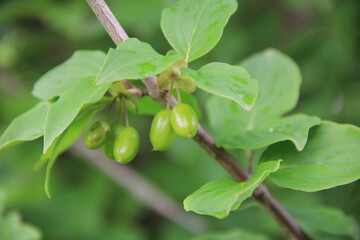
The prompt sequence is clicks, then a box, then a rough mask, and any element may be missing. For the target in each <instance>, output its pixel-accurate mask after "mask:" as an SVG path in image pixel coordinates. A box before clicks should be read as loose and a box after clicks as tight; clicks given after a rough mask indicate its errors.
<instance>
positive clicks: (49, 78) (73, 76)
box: [32, 51, 106, 99]
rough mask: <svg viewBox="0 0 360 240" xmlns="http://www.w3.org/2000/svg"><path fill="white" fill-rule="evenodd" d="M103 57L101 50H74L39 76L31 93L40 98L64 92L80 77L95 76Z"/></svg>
mask: <svg viewBox="0 0 360 240" xmlns="http://www.w3.org/2000/svg"><path fill="white" fill-rule="evenodd" d="M105 57H106V55H105V53H103V52H101V51H77V52H75V53H74V54H73V55H72V56H71V57H70V58H69V59H68V60H67V61H66V62H64V63H62V64H61V65H59V66H57V67H55V68H54V69H52V70H50V71H49V72H47V73H46V74H45V75H44V76H43V77H41V78H40V79H39V80H38V81H37V82H36V83H35V85H34V89H33V91H32V94H33V95H34V96H35V97H37V98H40V99H50V98H52V97H55V96H61V95H63V94H65V93H66V92H67V91H68V89H69V88H71V87H72V85H73V84H75V82H77V81H79V80H80V79H82V78H85V77H90V76H96V74H97V72H98V71H99V69H100V67H101V65H102V64H103V62H104V60H105Z"/></svg>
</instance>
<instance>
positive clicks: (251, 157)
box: [246, 150, 255, 173]
mask: <svg viewBox="0 0 360 240" xmlns="http://www.w3.org/2000/svg"><path fill="white" fill-rule="evenodd" d="M246 152H247V153H246V155H247V158H248V159H249V167H248V169H249V173H253V172H254V160H255V152H254V151H250V150H247V151H246Z"/></svg>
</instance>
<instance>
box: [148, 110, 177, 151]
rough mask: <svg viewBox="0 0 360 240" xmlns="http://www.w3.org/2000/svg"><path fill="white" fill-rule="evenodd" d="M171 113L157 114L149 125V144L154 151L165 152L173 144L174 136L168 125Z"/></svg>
mask: <svg viewBox="0 0 360 240" xmlns="http://www.w3.org/2000/svg"><path fill="white" fill-rule="evenodd" d="M170 115H171V112H170V111H169V110H162V111H160V112H158V113H157V114H156V115H155V117H154V120H153V122H152V124H151V129H150V142H151V144H152V145H153V147H154V150H156V151H165V150H167V149H168V148H169V147H171V145H172V144H173V143H174V141H175V138H176V134H175V132H174V129H173V128H172V126H171V123H170Z"/></svg>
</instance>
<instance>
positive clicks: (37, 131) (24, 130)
mask: <svg viewBox="0 0 360 240" xmlns="http://www.w3.org/2000/svg"><path fill="white" fill-rule="evenodd" d="M49 105H50V104H49V103H48V102H46V101H44V102H39V103H38V104H37V105H35V106H34V107H33V108H31V109H30V110H28V111H27V112H25V113H23V114H21V115H20V116H18V117H17V118H15V119H14V120H13V121H12V122H11V124H10V125H9V127H8V128H7V129H6V130H5V132H4V133H3V134H2V135H1V138H0V150H2V149H4V148H5V147H9V146H11V145H14V144H16V143H20V142H23V141H30V140H34V139H36V138H38V137H41V136H42V135H43V134H44V124H45V118H46V114H47V111H48V108H49Z"/></svg>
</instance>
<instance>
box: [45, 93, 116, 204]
mask: <svg viewBox="0 0 360 240" xmlns="http://www.w3.org/2000/svg"><path fill="white" fill-rule="evenodd" d="M110 101H111V100H110V99H105V101H103V102H101V103H100V104H98V105H95V106H91V107H90V108H85V109H83V110H81V111H80V113H79V114H78V116H77V117H76V118H75V120H74V121H73V122H72V123H71V125H70V126H69V127H68V128H67V129H66V131H65V132H64V133H63V134H61V135H60V136H59V137H58V138H56V139H55V141H54V143H53V144H52V146H51V147H50V148H49V151H48V152H47V153H46V154H45V155H43V157H42V159H40V160H41V161H45V160H46V159H50V161H49V162H48V165H47V168H46V176H45V193H46V195H47V196H48V198H51V194H50V186H49V181H50V172H51V169H52V167H53V165H54V163H55V160H56V158H57V157H58V156H59V155H60V154H61V153H63V152H64V151H65V150H67V149H68V148H69V147H70V146H71V145H72V144H73V143H74V142H75V140H76V139H77V138H78V137H79V136H80V135H81V133H82V131H83V129H84V128H85V127H86V126H87V124H88V123H89V121H90V120H91V119H92V118H93V116H94V115H95V114H96V113H97V112H98V111H100V110H101V109H103V108H104V107H105V106H106V104H107V103H109V102H110Z"/></svg>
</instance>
